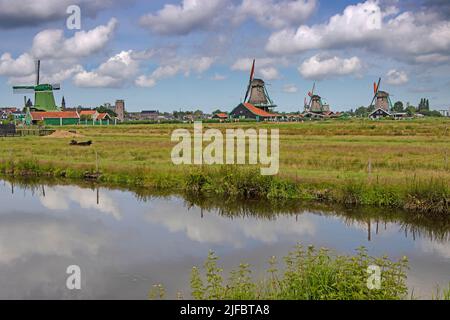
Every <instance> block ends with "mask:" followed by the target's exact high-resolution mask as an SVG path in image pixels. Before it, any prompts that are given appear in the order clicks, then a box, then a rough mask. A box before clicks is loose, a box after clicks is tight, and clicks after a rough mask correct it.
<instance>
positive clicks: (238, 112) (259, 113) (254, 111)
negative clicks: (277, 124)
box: [230, 103, 277, 121]
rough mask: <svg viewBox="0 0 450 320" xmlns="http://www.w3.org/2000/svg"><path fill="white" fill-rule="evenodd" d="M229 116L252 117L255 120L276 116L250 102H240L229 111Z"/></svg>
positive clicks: (270, 118) (272, 118) (234, 117)
mask: <svg viewBox="0 0 450 320" xmlns="http://www.w3.org/2000/svg"><path fill="white" fill-rule="evenodd" d="M230 116H231V118H233V119H236V120H245V119H253V120H256V121H267V120H276V118H277V115H276V114H274V113H271V112H268V111H265V110H263V109H260V108H257V107H255V106H254V105H252V104H250V103H241V104H240V105H238V106H237V107H236V108H234V109H233V111H231V112H230Z"/></svg>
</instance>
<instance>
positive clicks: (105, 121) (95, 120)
mask: <svg viewBox="0 0 450 320" xmlns="http://www.w3.org/2000/svg"><path fill="white" fill-rule="evenodd" d="M80 124H85V125H90V124H92V125H109V124H112V119H111V116H110V115H109V114H108V113H98V111H97V110H83V111H81V112H80Z"/></svg>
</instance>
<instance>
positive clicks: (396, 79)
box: [386, 69, 409, 86]
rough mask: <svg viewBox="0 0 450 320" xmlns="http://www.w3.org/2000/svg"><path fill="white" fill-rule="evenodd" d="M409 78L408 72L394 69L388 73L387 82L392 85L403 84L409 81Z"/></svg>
mask: <svg viewBox="0 0 450 320" xmlns="http://www.w3.org/2000/svg"><path fill="white" fill-rule="evenodd" d="M408 81H409V78H408V75H407V74H406V72H404V71H400V70H396V69H392V70H389V72H388V73H387V80H386V82H387V83H388V84H391V85H395V86H400V85H402V84H405V83H408Z"/></svg>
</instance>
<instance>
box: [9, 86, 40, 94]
mask: <svg viewBox="0 0 450 320" xmlns="http://www.w3.org/2000/svg"><path fill="white" fill-rule="evenodd" d="M34 92H35V90H34V86H15V87H13V93H14V94H22V93H34Z"/></svg>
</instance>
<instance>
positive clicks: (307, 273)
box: [191, 245, 408, 300]
mask: <svg viewBox="0 0 450 320" xmlns="http://www.w3.org/2000/svg"><path fill="white" fill-rule="evenodd" d="M217 260H218V258H217V256H216V255H215V254H214V253H213V252H210V254H209V255H208V258H207V260H206V262H205V265H204V269H205V273H206V276H205V280H202V277H201V273H200V271H199V269H197V268H194V269H193V271H192V276H191V286H192V296H193V297H194V298H195V299H202V300H203V299H212V300H216V299H220V300H222V299H224V300H242V299H244V300H245V299H250V300H259V299H269V300H360V299H362V300H365V299H368V300H379V299H381V300H386V299H405V298H406V297H407V294H408V289H407V286H406V269H407V268H408V261H407V259H406V258H403V259H401V260H400V261H398V262H392V261H390V260H389V259H388V258H387V257H382V258H374V257H370V256H368V254H367V250H366V249H365V248H359V249H358V250H357V254H356V255H354V256H345V255H333V254H331V253H330V251H329V250H327V249H320V250H316V249H315V248H314V247H312V246H310V247H308V248H304V247H303V246H301V245H297V247H296V248H295V250H293V251H292V252H290V253H289V254H288V255H287V256H286V257H285V258H284V261H285V266H284V268H282V270H284V271H283V272H280V271H279V268H278V265H277V262H276V258H275V257H272V258H271V259H270V261H269V263H270V268H269V270H268V274H269V276H268V277H266V278H264V279H262V280H261V281H256V282H255V281H253V280H252V277H251V270H250V267H249V265H247V264H241V265H240V266H239V268H238V269H236V270H233V271H231V276H230V278H229V280H228V282H226V283H223V279H222V275H221V273H222V269H221V268H219V267H218V266H217ZM372 265H375V266H378V267H379V268H380V270H381V277H382V281H381V287H380V289H369V287H368V285H367V281H368V280H367V279H368V277H369V275H368V271H367V270H368V268H369V266H372Z"/></svg>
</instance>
